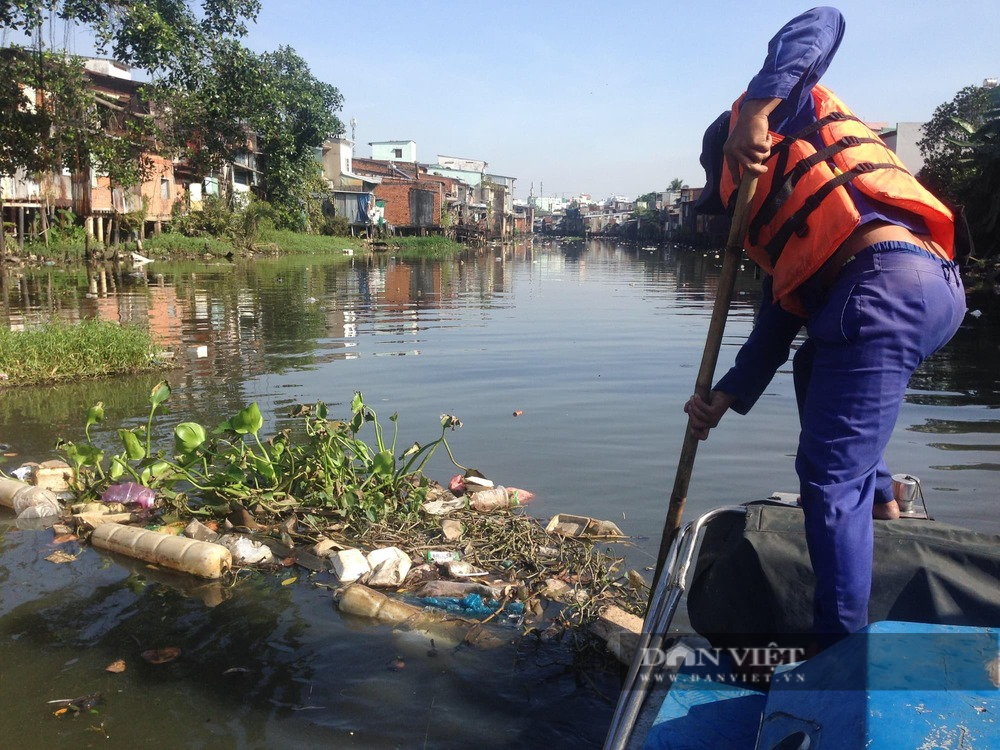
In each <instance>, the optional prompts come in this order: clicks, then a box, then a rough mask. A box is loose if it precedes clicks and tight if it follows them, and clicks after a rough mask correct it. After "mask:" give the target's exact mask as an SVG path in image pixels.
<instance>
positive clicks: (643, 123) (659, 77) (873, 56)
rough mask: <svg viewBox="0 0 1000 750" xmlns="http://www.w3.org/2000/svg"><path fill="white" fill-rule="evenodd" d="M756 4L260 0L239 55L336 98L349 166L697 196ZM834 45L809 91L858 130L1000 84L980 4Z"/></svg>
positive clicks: (879, 8)
mask: <svg viewBox="0 0 1000 750" xmlns="http://www.w3.org/2000/svg"><path fill="white" fill-rule="evenodd" d="M812 5H813V3H809V2H808V0H807V1H806V2H787V1H786V0H771V1H770V2H767V3H748V2H733V1H731V0H721V1H720V0H711V1H706V0H686V1H685V2H675V0H624V1H623V2H618V3H615V2H606V1H605V2H592V1H590V0H578V1H577V2H569V1H568V0H534V1H531V2H529V1H528V0H503V2H491V3H485V2H469V1H466V2H457V1H455V0H438V1H434V0H380V2H377V3H371V2H359V1H358V0H354V1H353V2H343V1H342V0H295V1H294V2H291V1H288V2H279V0H263V11H262V12H261V14H260V16H259V18H258V21H257V24H256V25H255V26H254V27H252V29H251V31H250V34H249V36H248V38H247V39H246V40H245V41H246V43H247V44H248V46H250V47H251V48H252V49H255V50H257V51H259V52H263V51H270V50H274V49H276V48H277V47H278V46H279V45H288V46H291V47H292V48H294V49H295V50H296V52H298V53H299V55H301V56H302V57H303V58H304V59H305V60H306V62H307V63H308V64H309V66H310V68H311V70H312V72H313V74H314V75H315V76H316V77H317V78H319V79H320V80H323V81H326V82H328V83H331V84H333V85H334V86H336V87H337V88H339V89H340V92H341V93H342V94H343V96H344V109H343V111H342V112H341V113H340V116H341V119H342V120H343V121H344V122H345V124H346V123H348V122H349V121H350V120H351V118H354V119H356V120H357V129H356V141H357V146H356V149H355V150H356V153H357V155H359V156H370V155H371V149H370V147H369V146H368V144H369V143H370V142H371V141H380V140H413V141H415V142H416V144H417V157H418V159H419V160H420V161H423V162H432V161H435V160H436V158H437V155H438V154H445V155H449V156H460V157H468V158H475V159H483V160H485V161H487V162H488V163H489V171H491V172H494V173H496V174H502V175H507V176H511V177H515V178H517V183H516V186H515V194H516V196H517V197H526V196H527V195H528V192H529V190H530V189H531V188H532V186H533V187H534V191H535V193H536V194H538V193H539V192H541V191H542V190H544V193H545V194H546V195H562V194H565V195H567V196H569V195H574V194H577V193H581V192H586V193H590V194H591V195H593V196H594V197H595V198H603V197H607V196H609V195H611V194H621V195H629V196H635V195H638V194H640V193H644V192H647V191H650V190H662V189H663V188H664V187H666V185H667V184H668V183H669V182H670V181H671V180H672V179H674V178H675V177H676V178H680V179H682V180H683V181H684V182H685V183H686V184H690V185H700V184H701V183H702V182H703V179H704V175H703V173H702V171H701V168H700V166H699V164H698V152H699V148H700V144H701V134H702V132H703V130H704V128H705V126H706V125H707V124H708V123H709V122H710V121H711V120H712V119H713V118H714V117H715V116H716V115H718V113H719V112H721V111H722V110H723V109H725V108H726V107H727V106H728V105H729V104H730V103H731V102H732V100H733V99H734V98H735V97H736V96H737V95H738V94H739V93H740V92H741V91H742V90H743V88H744V87H745V86H746V83H747V82H748V81H749V79H750V77H751V76H752V75H753V73H755V72H756V71H757V69H758V67H759V65H760V63H761V62H762V60H763V58H764V54H765V51H766V46H767V41H768V39H770V37H771V36H772V35H773V34H774V32H776V31H777V30H778V28H780V27H781V25H782V24H783V23H784V22H785V21H787V20H788V19H790V18H791V17H793V16H794V15H796V14H797V13H800V12H801V11H803V10H806V9H807V8H809V7H811V6H812ZM836 7H838V8H840V10H841V11H842V12H843V14H844V16H845V18H846V20H847V33H846V36H845V38H844V42H843V44H842V45H841V48H840V51H839V53H838V55H837V58H836V60H834V62H833V65H832V66H831V68H830V71H829V72H828V74H827V76H826V77H825V79H824V83H826V84H827V85H828V86H830V87H831V88H832V89H834V91H836V92H837V93H838V94H839V95H840V96H841V97H842V98H843V99H844V100H845V101H846V102H847V103H848V104H849V105H850V106H851V107H852V108H853V109H854V110H855V112H856V113H857V114H858V115H859V116H860V117H862V118H863V119H866V120H870V121H880V122H882V121H884V122H889V123H895V122H909V121H925V120H927V119H929V118H930V117H931V115H932V114H933V112H934V109H935V107H937V106H938V105H939V104H942V103H943V102H946V101H950V100H951V99H952V98H953V97H954V96H955V94H956V93H957V92H958V91H959V90H960V89H961V88H963V87H964V86H968V85H972V84H975V85H979V84H981V83H982V82H983V79H984V78H987V77H997V76H1000V54H998V52H997V49H998V43H997V40H998V39H1000V6H998V5H997V3H996V0H952V1H951V2H942V1H941V0H911V1H910V2H900V1H899V0H889V1H888V2H873V1H872V0H842V2H840V3H838V4H836Z"/></svg>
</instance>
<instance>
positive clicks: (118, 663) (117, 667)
mask: <svg viewBox="0 0 1000 750" xmlns="http://www.w3.org/2000/svg"><path fill="white" fill-rule="evenodd" d="M104 671H105V672H112V673H113V674H121V673H122V672H124V671H125V660H124V659H116V660H115V661H113V662H111V663H110V664H109V665H108V666H106V667H105V668H104Z"/></svg>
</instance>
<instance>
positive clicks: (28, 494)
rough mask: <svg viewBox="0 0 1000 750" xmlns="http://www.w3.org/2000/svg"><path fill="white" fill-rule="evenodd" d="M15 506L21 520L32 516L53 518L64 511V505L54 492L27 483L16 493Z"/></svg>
mask: <svg viewBox="0 0 1000 750" xmlns="http://www.w3.org/2000/svg"><path fill="white" fill-rule="evenodd" d="M13 506H14V512H15V513H17V518H18V520H19V521H20V520H27V519H32V518H51V517H52V516H58V515H59V514H60V513H62V507H61V506H60V505H59V501H58V500H57V499H56V496H55V495H54V494H52V492H50V491H49V490H46V489H42V488H41V487H33V486H31V485H25V487H24V488H23V489H21V490H19V491H18V492H17V494H15V495H14V502H13Z"/></svg>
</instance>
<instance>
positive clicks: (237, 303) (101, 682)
mask: <svg viewBox="0 0 1000 750" xmlns="http://www.w3.org/2000/svg"><path fill="white" fill-rule="evenodd" d="M720 268H721V259H720V256H719V254H718V253H716V252H708V253H704V252H700V251H698V252H695V251H689V250H679V249H672V248H667V249H661V248H656V249H646V248H642V247H636V246H626V245H620V244H615V243H609V242H600V241H587V242H583V241H572V242H570V241H566V242H563V241H558V240H543V239H541V238H536V239H535V240H534V242H528V243H522V244H518V245H512V246H511V245H509V246H504V247H499V246H498V247H492V248H486V249H482V250H474V251H472V250H470V251H467V252H464V253H462V254H460V255H457V256H454V257H451V256H449V257H448V258H446V259H423V260H405V259H402V258H398V257H394V256H387V255H378V256H375V257H371V258H363V257H360V256H346V255H341V254H339V251H338V252H337V253H335V254H334V255H331V256H329V257H326V256H324V257H317V256H293V257H285V258H280V259H271V260H255V261H253V262H251V263H242V262H241V263H227V262H221V263H184V264H181V263H177V264H174V263H160V262H156V263H153V264H152V265H151V266H148V267H147V268H145V269H144V270H143V272H141V273H114V272H113V271H111V270H110V269H107V270H104V271H102V272H101V273H99V274H96V275H93V274H88V273H87V272H86V271H84V270H77V271H73V270H69V271H67V270H57V269H45V270H37V271H30V272H26V273H25V274H24V275H23V276H15V277H9V278H8V280H7V285H6V286H7V288H6V293H5V295H4V300H3V302H4V304H3V307H2V309H0V324H5V325H10V326H14V327H18V326H23V325H30V324H32V323H34V322H36V321H37V320H40V319H45V318H47V317H51V316H53V315H54V316H57V317H61V318H64V319H68V320H74V319H79V318H82V317H102V318H105V319H109V320H117V321H121V322H123V323H136V324H139V325H145V326H149V327H150V329H151V330H152V331H153V332H154V333H155V334H156V335H157V336H158V337H160V339H161V341H162V342H163V343H164V344H165V345H167V346H169V347H170V348H171V349H172V350H174V351H175V352H176V358H177V360H178V362H179V363H180V364H181V365H182V367H180V368H177V369H174V370H172V371H170V372H168V373H167V374H166V379H167V380H168V381H169V382H170V384H171V387H172V389H173V395H172V396H171V399H170V402H169V404H170V408H171V414H170V417H169V418H168V420H166V421H165V422H164V423H163V426H162V428H161V429H162V430H169V429H170V428H172V426H173V424H175V423H177V422H180V421H185V420H193V421H198V422H201V423H203V424H206V425H214V424H216V423H218V422H221V421H222V420H224V419H226V418H227V417H229V416H231V415H232V414H233V413H235V412H236V411H237V410H238V409H240V408H242V407H243V406H245V405H247V404H248V403H250V402H253V401H256V402H257V403H258V404H259V405H260V408H261V411H262V412H263V413H264V415H265V418H266V420H267V426H266V427H265V429H264V431H263V432H265V433H268V434H271V433H273V432H274V431H275V430H277V429H281V428H283V427H284V426H287V425H288V424H291V422H290V421H289V417H288V416H287V415H288V412H289V411H290V409H291V408H292V407H293V406H294V405H296V404H300V403H311V402H314V401H317V400H322V401H325V402H327V403H328V404H330V405H331V413H333V414H337V412H338V410H340V411H341V412H343V413H345V414H346V413H347V411H348V407H349V403H350V400H351V397H352V395H353V393H354V391H356V390H360V391H362V392H363V394H364V398H365V400H366V402H367V403H369V404H370V405H371V406H372V407H373V408H374V409H375V410H376V411H377V412H378V414H379V418H380V420H381V421H386V419H387V418H388V416H389V415H391V414H393V413H397V414H398V425H399V430H400V436H399V441H398V445H409V444H410V443H412V442H413V441H414V440H417V441H421V442H426V441H429V440H432V439H434V438H435V437H436V436H437V434H438V430H439V426H438V425H439V417H440V415H441V414H443V413H448V414H452V415H454V416H457V417H458V418H459V419H461V420H462V422H463V427H462V428H460V429H459V430H457V431H455V432H453V433H449V436H448V440H449V443H450V445H451V446H452V449H453V451H454V453H455V456H456V459H457V460H458V461H459V462H461V463H462V464H464V465H467V466H475V467H476V468H478V469H480V470H481V471H482V472H483V473H484V474H485V475H486V476H488V477H490V478H491V479H494V480H495V481H497V482H499V483H503V484H508V485H514V486H518V487H523V488H525V489H528V490H531V491H532V492H534V493H535V494H536V499H535V500H534V501H533V503H532V504H531V505H530V507H529V512H531V513H533V514H535V515H537V516H539V517H541V518H547V517H549V516H551V515H553V514H555V513H560V512H568V513H577V514H582V515H589V516H595V517H598V518H603V519H608V520H612V521H614V522H615V523H617V524H618V525H619V526H620V527H621V528H622V530H623V531H624V532H625V533H626V534H628V535H630V537H632V539H631V541H630V543H629V544H627V545H619V546H618V547H617V548H616V549H617V552H618V553H619V554H621V555H623V556H624V557H625V559H626V562H627V564H628V566H629V567H634V568H637V569H640V570H644V571H645V573H646V575H647V577H649V576H650V572H649V570H648V569H649V567H650V566H651V565H652V564H653V562H654V561H655V557H656V552H657V545H658V542H659V536H660V532H661V530H662V526H663V520H664V515H665V512H666V507H667V503H668V500H669V496H670V492H671V488H672V485H673V480H674V473H675V472H676V467H677V459H678V455H679V452H680V446H681V440H682V437H683V431H684V427H685V419H684V415H683V413H682V411H681V407H682V405H683V403H684V401H685V400H686V399H687V397H688V395H689V394H690V393H691V391H692V389H693V385H694V380H695V377H696V374H697V370H698V364H699V362H700V358H701V353H702V349H703V347H704V341H705V335H706V332H707V329H708V319H709V316H710V313H711V306H712V302H713V299H714V295H715V287H716V283H717V280H718V275H719V271H720ZM757 289H758V282H757V281H756V280H755V279H754V276H753V270H752V268H751V267H750V266H749V264H748V266H747V267H746V268H745V269H744V270H743V271H742V272H741V274H740V277H739V279H738V282H737V293H736V296H735V300H734V304H733V307H732V311H731V313H730V318H729V324H728V326H727V329H726V336H725V340H724V345H723V348H722V353H721V356H720V362H719V370H720V371H721V370H722V369H723V368H725V367H727V366H728V365H729V364H730V363H731V361H732V358H733V356H734V355H735V352H736V350H737V347H738V346H739V344H740V342H741V341H742V339H743V338H744V337H745V336H746V334H747V333H748V331H749V330H750V328H751V326H752V321H753V314H754V305H755V303H756V302H757ZM970 309H971V310H975V311H977V312H980V313H982V314H981V315H978V316H975V315H970V316H969V317H968V318H967V321H966V325H965V326H963V328H962V330H961V331H960V332H959V334H958V335H957V336H956V338H955V340H954V341H953V342H952V343H951V344H949V345H948V347H946V349H944V350H942V351H941V352H939V353H938V354H937V355H935V357H933V358H932V359H930V360H929V361H928V362H926V363H925V364H924V365H923V366H922V367H921V369H920V370H919V371H918V373H917V375H916V376H915V377H914V379H913V381H912V382H911V390H910V391H909V393H908V395H907V399H906V403H905V404H904V407H903V410H902V414H901V416H900V420H899V423H898V425H897V428H896V431H895V434H894V439H893V443H892V445H891V446H890V448H889V451H888V454H887V458H888V461H889V465H890V468H891V469H892V470H893V471H898V472H908V473H910V474H913V475H916V476H918V477H919V478H920V479H921V482H922V487H923V490H924V494H925V496H926V500H927V504H928V507H929V509H930V511H931V514H932V515H933V516H934V517H936V518H937V519H939V520H942V521H946V522H950V523H955V524H959V525H963V526H968V527H975V528H978V529H981V530H988V531H994V532H997V531H1000V514H998V513H997V493H996V487H997V476H998V471H1000V460H998V451H1000V418H998V416H997V411H996V408H997V406H998V405H1000V395H998V394H1000V389H998V387H997V385H998V384H997V380H998V376H997V373H998V372H1000V348H998V346H997V344H996V341H997V336H996V332H997V330H998V327H1000V306H998V304H997V302H996V297H995V296H994V295H992V294H989V295H984V296H983V297H982V298H979V297H973V298H972V299H970ZM160 377H161V376H160V375H151V376H144V377H139V378H127V379H115V380H105V381H99V382H91V383H73V384H68V385H60V386H58V387H46V388H32V389H18V390H10V391H6V392H4V393H2V395H0V425H2V432H0V442H3V443H5V444H7V445H8V446H9V451H8V453H10V454H14V455H11V456H10V457H9V458H8V462H9V463H8V464H7V468H8V470H9V469H10V468H12V467H15V466H17V465H19V463H20V462H22V461H27V460H36V461H37V460H44V459H47V458H52V457H55V456H56V454H55V453H54V451H53V446H54V444H55V441H56V440H57V439H58V438H65V439H68V440H81V439H82V438H83V426H84V414H85V411H86V409H87V407H89V406H90V405H91V404H93V403H96V402H97V401H103V402H104V404H105V422H104V423H103V425H101V426H100V428H99V430H98V431H97V432H96V433H95V436H96V439H97V440H98V441H99V440H101V439H102V437H103V436H106V435H107V434H108V433H107V432H103V433H102V432H100V430H104V431H109V430H110V431H113V430H116V429H117V428H118V427H119V426H121V425H123V424H126V425H132V424H135V423H137V422H140V421H145V417H146V414H147V412H148V403H147V398H148V394H149V390H150V388H151V387H152V386H153V385H154V384H155V383H156V382H157V380H158V379H159V378H160ZM515 413H517V416H515ZM796 426H797V419H796V415H795V404H794V398H793V396H792V383H791V371H790V365H789V366H788V367H786V368H783V369H782V370H781V372H779V374H778V376H777V377H776V378H775V380H774V382H773V383H772V385H771V386H770V388H769V389H768V391H767V393H766V394H765V395H764V397H762V399H761V400H760V402H759V403H758V405H757V406H756V407H755V409H754V411H753V412H751V414H750V415H748V416H746V417H739V416H736V415H730V416H728V417H727V418H726V420H724V422H723V424H722V425H721V426H720V428H719V429H718V430H716V431H715V433H714V434H713V437H712V439H711V440H710V441H708V442H707V443H705V444H702V445H701V446H700V448H699V452H698V455H697V459H696V463H695V467H694V471H693V475H692V479H691V484H690V490H689V499H688V503H687V507H686V509H685V519H689V518H692V517H694V516H696V515H697V514H698V513H700V512H702V511H705V510H707V509H709V508H711V507H714V506H716V505H720V504H728V503H733V502H742V501H745V500H752V499H759V498H762V497H766V496H768V495H769V494H771V492H773V491H794V490H795V487H796V480H795V474H794V466H793V461H794V451H795V444H796V437H797V435H796ZM163 434H165V433H163ZM442 453H443V452H442ZM454 471H455V470H454V468H453V467H452V466H451V465H450V464H449V463H448V462H447V460H446V458H445V457H444V456H443V455H442V456H436V457H435V459H434V462H432V464H431V465H430V466H429V468H428V473H429V474H430V475H431V476H432V477H433V478H435V479H438V480H440V481H443V482H444V481H446V480H447V479H448V477H449V476H451V474H452V473H454ZM0 533H2V535H0V581H2V585H0V680H2V683H0V684H2V686H3V695H4V704H5V705H4V708H5V710H4V711H3V712H2V714H0V736H2V737H4V738H5V739H4V744H5V745H6V746H9V747H20V748H23V749H24V750H32V749H34V748H39V749H41V748H62V747H67V748H68V747H73V748H82V747H103V748H119V747H120V748H126V747H128V748H131V747H137V746H142V747H151V748H159V747H163V748H167V747H169V748H177V747H184V748H201V747H211V748H213V749H219V748H241V749H242V748H286V747H288V748H290V747H296V748H299V747H357V748H396V747H400V748H423V747H427V748H464V747H477V748H491V747H497V748H503V747H543V746H544V747H547V748H569V747H581V746H592V745H596V744H599V742H600V741H601V739H602V738H603V736H604V733H605V730H606V726H607V724H608V722H609V721H610V717H611V714H612V712H613V709H614V701H615V699H616V691H617V688H618V679H619V674H618V672H617V670H616V669H615V668H614V667H613V665H608V664H607V663H606V662H604V661H602V660H600V659H597V658H594V657H593V655H590V654H587V653H583V654H580V653H576V652H574V651H573V650H572V649H570V648H568V647H566V645H565V644H563V645H559V644H551V643H545V644H541V643H538V642H536V641H535V640H534V639H528V640H520V641H518V642H517V644H516V645H510V646H508V647H504V648H499V649H493V650H482V649H473V648H468V647H463V648H453V647H452V646H451V645H450V644H435V647H434V648H433V649H432V648H431V646H430V644H429V642H428V641H426V640H425V639H424V638H422V637H420V636H417V635H414V634H398V633H393V632H392V631H391V630H390V629H389V628H388V627H386V626H378V625H372V624H371V623H368V622H365V621H361V620H357V619H354V618H349V617H345V616H343V615H341V614H340V613H339V612H338V611H337V610H336V608H335V606H334V604H333V602H332V599H331V594H330V591H329V590H328V589H326V588H324V587H321V586H316V585H315V583H316V579H315V578H313V579H307V577H306V576H300V577H299V578H298V580H296V581H294V582H291V583H288V585H282V580H281V577H280V576H279V577H274V576H258V577H250V578H247V579H246V580H244V581H243V582H242V583H241V585H239V586H238V587H236V588H235V589H234V590H232V591H221V590H220V589H218V588H217V587H215V588H213V587H211V586H201V587H197V586H192V585H191V583H192V582H190V581H185V580H183V579H171V578H164V577H162V576H161V575H157V574H156V573H155V572H153V571H149V570H147V569H143V568H142V567H140V566H137V565H134V564H133V565H129V564H128V563H127V561H121V560H112V559H109V558H107V557H105V556H103V555H101V554H99V553H98V552H96V551H95V550H93V549H90V548H83V549H71V550H69V551H71V552H79V556H78V557H77V558H76V559H75V560H74V561H72V562H70V563H65V564H56V563H53V562H51V561H49V560H46V559H45V558H46V557H47V556H49V555H50V554H51V553H52V552H53V551H54V550H55V549H56V547H55V545H54V544H53V543H52V533H51V532H50V531H33V530H30V529H19V528H17V526H16V525H15V524H14V523H13V519H12V517H11V516H10V515H9V514H8V515H3V516H0ZM292 575H293V573H292V572H289V573H288V575H286V576H285V577H286V578H287V577H290V576H292ZM329 583H332V581H329ZM513 634H514V631H511V633H510V635H512V636H513ZM166 646H173V647H178V648H180V649H182V656H181V658H179V659H177V660H175V661H173V662H170V663H169V664H161V665H151V664H147V663H145V662H144V661H143V660H142V659H141V658H140V656H139V655H140V653H141V652H142V651H143V650H145V649H149V648H159V647H166ZM116 659H124V660H125V662H126V665H127V668H126V671H125V672H123V673H121V674H111V673H108V672H105V671H104V668H105V666H107V665H108V664H109V663H111V662H113V661H114V660H116ZM400 664H405V666H403V667H402V668H399V667H400ZM91 693H100V694H101V696H102V702H101V703H100V704H98V705H97V706H96V707H95V709H94V712H92V713H88V712H84V713H82V714H81V715H79V716H75V717H74V716H71V715H64V716H61V717H56V716H54V715H53V711H54V705H49V704H48V703H47V701H51V700H58V699H64V698H75V697H77V696H81V695H87V694H91Z"/></svg>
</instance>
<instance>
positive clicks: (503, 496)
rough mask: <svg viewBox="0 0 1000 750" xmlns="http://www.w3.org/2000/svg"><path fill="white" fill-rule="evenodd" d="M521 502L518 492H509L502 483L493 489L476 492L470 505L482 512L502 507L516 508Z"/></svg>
mask: <svg viewBox="0 0 1000 750" xmlns="http://www.w3.org/2000/svg"><path fill="white" fill-rule="evenodd" d="M520 504H521V503H520V502H519V501H518V498H517V494H516V493H513V492H509V491H508V490H507V488H506V487H504V486H502V485H501V486H498V487H494V488H493V489H491V490H480V491H479V492H474V493H473V494H472V497H470V498H469V507H470V508H475V509H476V510H478V511H480V512H482V513H488V512H489V511H491V510H499V509H500V508H516V507H517V506H518V505H520Z"/></svg>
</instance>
